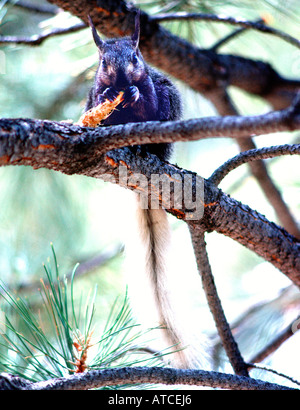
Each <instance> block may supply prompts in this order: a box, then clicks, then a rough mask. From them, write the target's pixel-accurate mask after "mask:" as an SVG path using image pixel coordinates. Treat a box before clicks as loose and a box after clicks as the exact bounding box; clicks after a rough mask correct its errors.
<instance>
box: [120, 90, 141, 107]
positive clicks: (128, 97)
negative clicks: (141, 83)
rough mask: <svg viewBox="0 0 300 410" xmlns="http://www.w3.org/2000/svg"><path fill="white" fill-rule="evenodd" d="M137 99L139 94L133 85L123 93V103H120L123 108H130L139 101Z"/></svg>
mask: <svg viewBox="0 0 300 410" xmlns="http://www.w3.org/2000/svg"><path fill="white" fill-rule="evenodd" d="M139 97H140V92H139V89H138V88H137V87H136V86H135V85H132V86H130V87H128V88H126V90H125V92H124V98H123V102H122V106H123V108H126V107H128V106H129V105H131V106H132V105H134V104H135V103H136V102H137V100H138V99H139Z"/></svg>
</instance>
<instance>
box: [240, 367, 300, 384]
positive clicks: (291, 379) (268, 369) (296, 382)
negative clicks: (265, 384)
mask: <svg viewBox="0 0 300 410" xmlns="http://www.w3.org/2000/svg"><path fill="white" fill-rule="evenodd" d="M247 366H248V368H249V369H259V370H265V371H266V372H270V373H273V374H276V375H277V376H280V377H283V378H284V379H287V380H289V381H291V382H292V383H295V384H297V385H298V386H300V382H299V381H298V380H296V379H294V378H293V377H291V376H288V375H287V374H284V373H281V372H278V371H277V370H275V369H272V368H271V367H268V366H265V365H264V366H261V365H258V364H256V363H247Z"/></svg>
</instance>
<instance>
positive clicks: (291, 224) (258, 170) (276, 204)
mask: <svg viewBox="0 0 300 410" xmlns="http://www.w3.org/2000/svg"><path fill="white" fill-rule="evenodd" d="M299 95H300V94H299ZM299 95H298V97H299ZM223 110H224V112H226V114H227V115H237V114H238V111H237V109H236V107H235V106H234V104H233V102H232V100H231V98H230V96H229V95H228V93H227V92H225V96H224V105H223ZM236 141H237V144H238V145H239V147H240V150H241V151H249V150H252V149H256V144H255V142H254V141H253V138H251V137H250V136H249V138H243V139H242V138H237V139H236ZM249 167H250V169H251V172H252V175H253V176H254V177H255V178H256V180H257V182H258V184H259V186H260V187H261V189H262V191H263V193H264V195H265V196H266V198H267V199H268V201H269V202H270V204H271V205H272V206H273V208H274V211H275V213H276V215H277V218H278V220H279V221H280V222H281V224H282V226H283V227H284V228H285V229H286V230H287V231H288V232H290V233H291V234H292V235H294V236H295V237H297V238H300V230H299V227H298V224H297V222H296V220H295V218H294V217H293V215H292V213H291V212H290V210H289V208H288V206H287V204H286V203H285V202H284V200H283V198H282V195H281V193H280V191H279V189H278V188H277V186H276V184H275V182H274V181H273V179H272V178H271V177H270V175H269V172H268V170H267V167H266V164H265V163H264V161H262V160H257V161H253V162H250V163H249Z"/></svg>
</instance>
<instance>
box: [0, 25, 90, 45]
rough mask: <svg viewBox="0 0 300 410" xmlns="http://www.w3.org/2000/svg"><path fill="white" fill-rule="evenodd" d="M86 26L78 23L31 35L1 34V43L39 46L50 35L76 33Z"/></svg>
mask: <svg viewBox="0 0 300 410" xmlns="http://www.w3.org/2000/svg"><path fill="white" fill-rule="evenodd" d="M84 28H86V24H85V23H78V24H74V25H73V26H71V27H66V28H53V29H52V30H48V31H45V32H44V33H42V34H36V35H34V36H31V37H16V36H0V44H27V45H30V46H39V45H40V44H42V43H43V42H44V41H45V40H47V39H48V38H50V37H55V36H60V35H64V34H68V33H74V32H76V31H79V30H82V29H84Z"/></svg>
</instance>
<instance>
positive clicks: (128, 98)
mask: <svg viewBox="0 0 300 410" xmlns="http://www.w3.org/2000/svg"><path fill="white" fill-rule="evenodd" d="M89 24H90V27H91V30H92V35H93V39H94V42H95V44H96V46H97V48H98V50H99V66H98V69H97V71H96V75H95V80H94V84H93V86H92V88H91V90H90V92H89V94H88V98H87V103H86V107H85V110H86V111H87V110H89V109H91V108H93V107H96V106H97V105H98V104H101V103H102V102H104V101H105V100H107V99H108V100H110V101H113V100H114V99H115V98H116V97H117V95H118V94H119V92H120V91H123V92H124V94H123V97H124V98H123V101H122V102H121V104H120V105H119V106H118V107H117V109H116V110H114V111H113V112H112V113H111V115H110V116H109V117H108V118H106V119H104V120H103V121H102V123H101V124H102V125H104V126H108V125H117V124H124V123H130V122H144V121H172V120H178V119H180V118H181V116H182V102H181V96H180V93H179V92H178V90H177V88H176V87H175V86H174V85H173V83H172V82H171V81H170V80H169V79H168V78H167V77H166V76H165V75H164V74H162V73H160V72H159V71H157V70H155V69H154V68H152V67H150V66H149V65H148V64H146V63H145V61H144V59H143V57H142V54H141V52H140V50H139V38H140V16H139V13H137V15H136V18H135V30H134V33H133V34H132V35H131V36H128V37H120V38H114V39H108V40H105V41H104V40H102V39H101V38H100V36H99V34H98V33H97V31H96V28H95V26H94V24H93V22H92V20H91V18H90V17H89ZM132 148H133V149H134V148H135V149H136V151H135V152H136V153H137V152H138V153H141V152H147V153H151V154H155V155H156V156H158V157H159V159H160V160H162V161H167V160H169V158H170V156H171V153H172V144H167V143H159V144H145V145H143V146H139V147H138V150H137V148H136V147H132ZM136 197H138V196H137V195H136ZM134 222H135V223H136V225H137V228H138V235H137V238H135V239H136V240H137V243H136V244H135V245H134V246H133V254H134V261H133V263H136V264H137V263H138V262H137V259H138V258H140V259H141V258H142V259H143V264H144V267H143V270H144V272H140V271H139V272H138V274H139V275H140V276H141V277H139V282H140V283H143V289H141V288H139V289H138V291H139V292H140V298H141V303H144V301H143V298H144V296H143V294H144V295H146V294H147V295H148V294H149V292H150V289H148V287H151V288H152V292H153V297H154V300H153V302H154V303H153V306H155V309H156V318H157V321H158V324H159V326H160V327H161V329H163V330H162V332H163V333H164V335H163V336H164V339H165V342H166V343H167V345H168V346H172V349H173V351H174V353H172V355H171V356H172V357H173V359H171V363H172V365H174V366H175V367H181V368H191V367H199V366H198V365H197V364H198V363H197V362H198V359H197V357H195V356H197V355H195V354H191V352H190V351H189V349H188V348H187V349H185V347H186V343H185V342H184V337H183V335H182V334H181V332H180V330H179V329H178V328H177V327H176V319H175V317H174V313H173V309H172V307H171V302H170V300H169V298H168V287H167V284H166V261H165V251H166V247H167V242H168V238H169V236H170V227H169V222H168V220H167V213H166V211H165V210H164V209H142V208H141V207H140V206H139V205H138V204H137V210H136V215H135V221H134ZM130 223H131V222H130ZM125 249H126V245H125ZM142 275H144V276H142ZM129 291H130V289H129ZM147 308H148V306H147ZM149 310H150V308H149Z"/></svg>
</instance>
